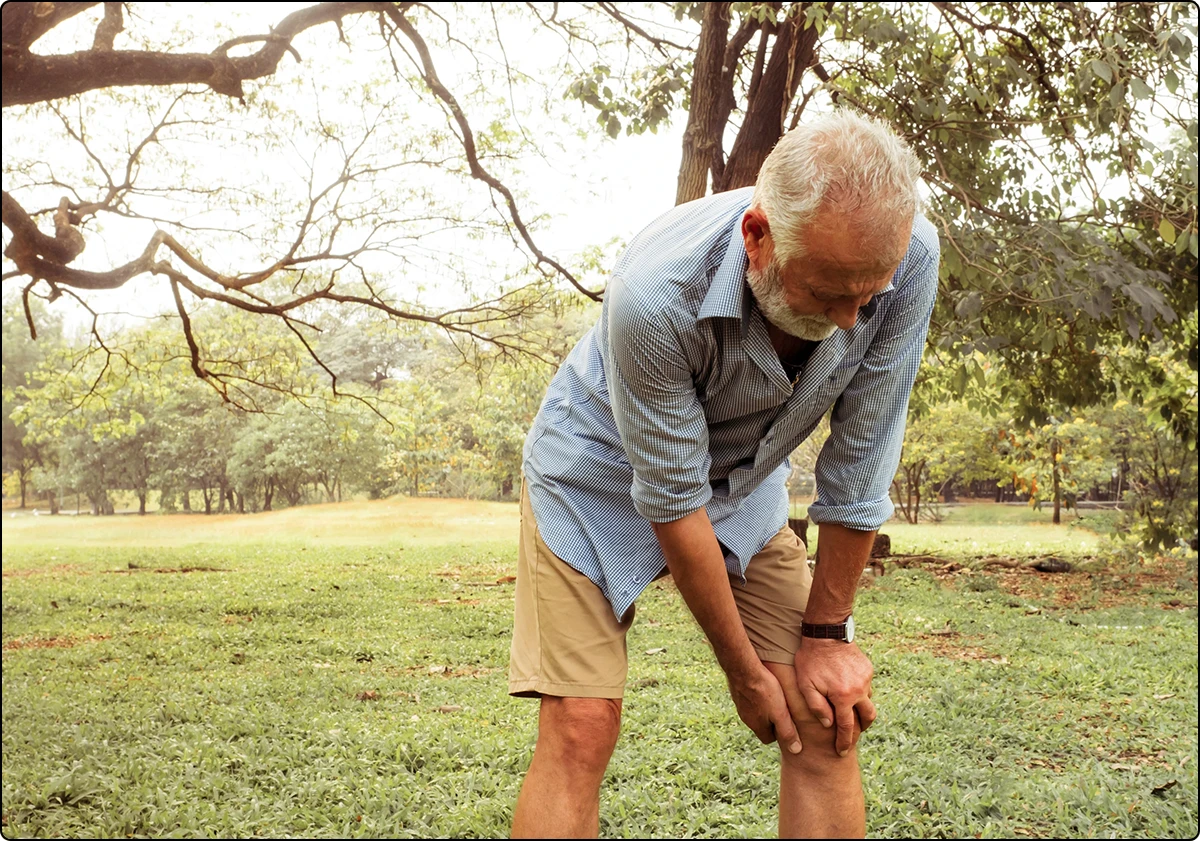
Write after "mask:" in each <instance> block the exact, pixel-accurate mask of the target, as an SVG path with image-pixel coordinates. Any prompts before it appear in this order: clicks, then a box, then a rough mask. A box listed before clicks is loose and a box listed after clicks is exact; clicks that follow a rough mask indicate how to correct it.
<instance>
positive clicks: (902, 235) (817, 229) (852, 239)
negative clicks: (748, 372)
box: [746, 213, 912, 341]
mask: <svg viewBox="0 0 1200 841" xmlns="http://www.w3.org/2000/svg"><path fill="white" fill-rule="evenodd" d="M911 236H912V221H911V220H909V221H908V222H907V223H906V224H905V225H904V226H903V230H899V231H896V232H895V235H894V237H893V238H889V239H888V240H887V241H884V242H878V243H876V244H875V246H874V247H872V246H871V245H870V244H869V243H868V241H867V239H865V238H864V237H862V236H861V235H860V234H859V233H858V230H857V228H856V226H855V225H854V224H853V223H852V222H851V221H850V220H849V219H847V218H846V217H845V216H844V215H843V214H839V213H831V214H822V215H821V216H819V217H818V219H817V220H815V221H814V222H811V223H809V224H808V225H807V226H806V227H805V229H804V230H803V231H802V232H801V234H800V237H801V240H800V245H801V247H802V253H801V255H800V256H798V257H794V258H792V259H791V260H790V261H789V263H788V264H787V265H786V266H784V265H780V262H779V260H778V259H777V257H776V255H775V248H774V242H773V240H772V238H771V236H770V234H767V235H766V236H764V237H762V238H761V239H760V240H759V245H758V248H756V249H753V250H754V251H755V252H756V253H755V254H754V255H753V256H752V257H751V260H750V267H749V268H748V269H747V271H746V277H747V280H748V281H749V283H750V288H751V290H752V291H753V293H754V297H755V300H757V301H758V304H759V307H760V308H761V309H762V311H763V315H764V316H766V319H767V320H768V321H769V322H771V323H772V324H774V325H775V326H776V327H778V328H779V329H780V330H782V331H784V332H785V333H788V334H790V335H793V336H797V337H799V338H801V339H808V340H811V341H820V340H821V339H825V338H828V337H829V336H830V335H831V334H832V333H833V331H834V330H836V329H837V328H839V327H840V328H842V329H843V330H849V329H850V328H851V327H853V326H854V325H855V323H856V322H857V320H858V311H859V309H860V308H861V307H863V306H865V305H866V304H867V303H869V302H870V300H871V298H872V297H874V296H875V295H876V294H877V293H878V292H880V291H881V290H882V289H883V288H884V287H886V286H887V285H888V283H889V282H890V281H891V279H892V276H893V275H894V274H895V273H896V269H897V268H898V267H899V265H900V260H901V259H902V257H903V254H904V252H905V251H906V250H907V246H908V241H909V238H910V237H911ZM747 245H749V243H747ZM750 251H751V249H750V248H748V249H747V253H748V254H749V253H750ZM897 255H899V256H897ZM755 258H757V259H755Z"/></svg>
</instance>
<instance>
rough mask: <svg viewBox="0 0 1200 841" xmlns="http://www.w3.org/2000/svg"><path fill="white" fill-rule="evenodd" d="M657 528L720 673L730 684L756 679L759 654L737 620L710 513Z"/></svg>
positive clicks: (696, 513)
mask: <svg viewBox="0 0 1200 841" xmlns="http://www.w3.org/2000/svg"><path fill="white" fill-rule="evenodd" d="M653 525H654V533H655V535H657V536H658V542H659V545H660V546H661V547H662V550H663V555H664V556H665V557H666V559H667V568H668V569H669V570H670V571H671V575H672V577H674V579H675V586H676V587H677V588H678V589H679V592H680V595H682V596H683V601H684V603H685V604H687V606H688V610H690V611H691V612H692V615H693V616H695V617H696V621H697V622H699V623H700V628H701V629H702V630H703V631H704V634H705V636H707V637H708V641H709V642H710V643H712V647H713V652H714V653H715V654H716V656H717V662H718V663H719V664H720V666H721V669H722V670H723V671H724V672H725V674H726V675H727V676H728V677H729V678H730V679H731V680H733V679H737V678H740V677H744V676H747V675H750V674H753V673H754V671H755V670H756V669H757V668H758V666H759V660H758V655H757V654H756V653H755V651H754V648H753V646H751V645H750V638H749V637H747V636H746V630H745V628H744V627H743V626H742V621H741V618H740V617H739V616H738V611H737V605H736V603H735V602H734V600H733V591H732V590H731V589H730V587H729V575H728V573H727V572H726V571H725V558H724V556H723V554H722V553H721V546H720V544H719V543H718V542H717V538H716V535H715V534H713V529H712V523H710V522H709V519H708V513H707V512H706V511H705V510H704V509H703V508H701V509H699V510H697V511H693V512H692V513H691V514H688V515H687V516H685V517H682V518H681V519H678V520H674V521H672V522H669V523H654V524H653Z"/></svg>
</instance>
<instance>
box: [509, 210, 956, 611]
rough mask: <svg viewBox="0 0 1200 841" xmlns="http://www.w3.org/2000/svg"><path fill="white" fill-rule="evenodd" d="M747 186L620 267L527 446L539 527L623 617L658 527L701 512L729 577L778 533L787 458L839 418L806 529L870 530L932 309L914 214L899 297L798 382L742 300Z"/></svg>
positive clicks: (836, 340)
mask: <svg viewBox="0 0 1200 841" xmlns="http://www.w3.org/2000/svg"><path fill="white" fill-rule="evenodd" d="M752 193H753V189H752V188H746V189H743V190H734V191H730V192H726V193H720V194H717V195H715V196H710V197H707V198H703V199H699V200H697V201H694V202H689V203H688V204H684V205H680V206H679V207H676V208H674V209H672V210H671V211H669V212H668V213H666V214H665V215H663V216H661V217H659V218H658V219H657V220H656V221H654V222H653V223H651V225H650V226H649V227H647V228H646V229H645V230H643V231H642V232H641V233H640V234H638V236H637V237H636V238H635V239H634V240H633V242H632V243H631V244H630V246H629V248H628V249H626V250H625V252H624V254H622V256H621V258H620V260H619V261H618V263H617V267H616V269H615V271H614V273H613V276H612V279H611V282H610V283H609V285H608V289H607V291H606V293H605V297H604V306H603V309H602V310H601V314H600V319H599V321H598V322H597V324H596V325H595V326H594V327H593V328H592V329H591V330H590V331H589V332H588V333H587V334H586V335H585V336H584V337H583V338H582V339H580V341H579V343H578V344H577V345H576V346H575V348H574V349H573V350H572V351H571V354H570V355H569V356H568V357H567V359H566V361H565V362H564V363H563V365H562V367H561V368H560V369H559V370H558V373H557V374H556V375H555V377H554V379H553V381H552V382H551V383H550V387H549V390H548V391H547V392H546V397H545V400H544V401H543V402H542V407H541V409H540V411H539V412H538V415H537V418H536V419H535V420H534V422H533V427H532V429H531V430H530V431H529V435H528V437H527V438H526V441H525V451H524V456H525V482H526V485H527V487H528V491H529V497H530V503H531V504H532V506H533V511H534V516H535V518H536V520H537V525H538V530H539V532H540V533H541V536H542V539H543V540H544V541H545V543H546V545H547V546H548V547H549V548H550V549H551V551H553V552H554V553H555V554H556V555H557V556H559V557H560V558H562V559H563V560H564V561H566V562H567V563H568V564H570V565H571V566H572V567H574V568H575V569H577V570H579V571H580V572H582V573H583V574H584V575H586V576H587V577H588V578H589V579H591V580H592V581H594V582H595V583H596V584H597V585H598V586H599V587H600V589H601V591H602V592H603V593H604V595H605V597H606V598H607V599H608V601H609V602H610V603H611V604H612V607H613V612H614V614H615V615H616V616H617V617H618V618H619V617H621V616H623V615H624V614H625V612H626V610H628V608H629V606H630V605H632V604H633V602H634V600H635V599H636V598H637V597H638V596H639V595H640V594H641V592H642V591H643V590H644V589H645V588H646V586H647V585H648V584H649V583H650V582H651V581H652V580H653V579H654V577H655V576H656V575H657V574H658V573H660V572H661V571H662V570H663V568H664V566H665V564H666V561H665V559H664V557H663V554H662V550H661V549H660V547H659V545H658V540H657V539H656V538H655V535H654V530H653V528H652V526H651V523H652V522H669V521H671V520H677V519H679V518H680V517H683V516H685V515H687V514H690V513H691V512H693V511H696V510H697V509H699V508H701V507H707V511H708V516H709V519H710V520H711V521H712V525H713V531H714V532H715V533H716V537H717V539H718V540H719V541H720V543H721V546H722V548H723V549H724V551H725V564H726V567H727V569H728V570H729V572H730V574H731V575H736V576H738V577H739V579H742V580H744V577H745V572H746V566H747V565H748V564H749V562H750V559H751V558H752V557H753V556H754V555H755V554H757V553H758V551H759V550H760V549H762V547H763V546H764V545H766V543H767V541H768V540H770V539H771V537H772V536H773V535H774V534H775V533H776V532H778V531H779V529H781V528H782V527H783V526H784V524H785V523H786V522H787V512H788V500H787V491H786V484H785V483H786V480H787V477H788V473H789V471H790V465H789V463H788V455H789V454H790V453H791V452H792V450H794V449H795V448H796V447H797V446H798V445H799V444H800V442H802V441H803V440H804V439H805V438H806V437H808V435H810V434H811V433H812V431H813V429H814V428H815V427H816V426H817V424H818V422H819V421H820V420H821V417H822V416H823V415H824V414H825V412H826V411H827V410H828V409H829V407H830V406H833V413H832V415H831V418H830V436H829V439H828V440H827V442H826V443H825V446H824V447H823V449H822V450H821V454H820V457H819V458H818V460H817V469H816V479H817V499H816V501H815V502H814V503H813V504H812V505H811V506H809V509H808V515H809V518H810V519H811V520H812V521H813V522H816V523H841V524H843V525H846V526H849V527H850V528H855V529H863V530H870V529H876V528H879V526H880V525H882V524H883V523H884V521H886V520H887V519H888V518H889V517H890V516H891V515H892V511H893V507H892V503H891V500H890V499H889V498H888V488H889V486H890V484H891V481H892V477H893V476H894V475H895V473H896V466H897V463H898V462H899V460H900V446H901V444H902V442H903V440H904V421H905V415H906V413H907V410H908V397H909V392H910V391H911V390H912V384H913V380H914V379H915V377H916V374H917V368H918V366H919V365H920V362H921V354H922V352H923V350H924V346H925V336H926V332H927V331H928V328H929V316H930V313H931V311H932V309H933V302H934V297H935V296H936V294H937V275H938V271H937V269H938V239H937V233H936V231H935V230H934V228H933V226H932V225H931V224H929V222H928V221H926V220H925V219H924V218H923V217H920V216H918V217H917V219H916V221H915V224H914V226H913V234H912V240H911V242H910V244H909V249H908V253H907V254H906V255H905V257H904V260H903V261H902V262H901V263H900V267H899V269H897V270H896V274H895V275H894V277H893V278H892V282H891V283H890V284H889V285H888V286H887V287H886V288H885V289H884V290H883V291H882V292H880V293H879V294H878V295H876V296H875V298H874V299H873V300H872V302H871V303H870V304H869V305H868V306H867V307H866V308H865V309H864V311H863V312H862V313H861V314H860V316H859V319H858V323H857V324H856V325H855V326H854V327H853V328H852V329H850V330H837V331H835V332H834V334H833V335H832V336H830V337H829V338H828V339H825V340H824V341H823V342H821V343H820V344H819V345H818V346H817V347H816V349H815V350H814V351H813V353H812V356H811V357H810V358H809V360H808V362H807V363H806V364H805V366H804V369H803V372H802V374H801V375H800V376H799V378H798V379H797V380H796V381H795V382H794V383H793V381H792V380H790V379H789V378H788V376H787V374H786V373H785V372H784V369H783V366H782V364H781V363H780V361H779V356H778V354H777V353H776V352H775V350H774V349H773V348H772V346H771V341H770V339H769V338H768V335H767V326H766V322H765V320H764V319H763V316H762V313H761V312H760V311H759V309H758V306H757V304H756V303H755V301H754V297H753V295H752V294H750V292H749V288H748V287H747V285H746V266H747V258H746V249H745V245H744V242H743V239H742V235H741V229H740V223H741V219H742V214H743V213H744V212H745V210H746V208H747V207H749V205H750V199H751V196H752Z"/></svg>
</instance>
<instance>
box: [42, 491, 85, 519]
mask: <svg viewBox="0 0 1200 841" xmlns="http://www.w3.org/2000/svg"><path fill="white" fill-rule="evenodd" d="M46 502H48V503H50V513H51V514H57V513H58V497H57V496H55V495H54V491H46ZM75 508H76V510H75V513H76V514H78V513H79V510H78V509H79V506H78V503H77V504H76V506H75Z"/></svg>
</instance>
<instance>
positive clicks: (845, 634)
mask: <svg viewBox="0 0 1200 841" xmlns="http://www.w3.org/2000/svg"><path fill="white" fill-rule="evenodd" d="M800 638H801V639H802V640H804V639H820V640H832V641H834V642H840V643H850V642H854V615H853V614H851V615H849V616H847V617H846V618H845V619H844V620H842V621H841V622H812V621H810V620H809V619H808V617H807V616H806V617H805V618H804V619H803V620H802V621H801V623H800Z"/></svg>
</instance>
